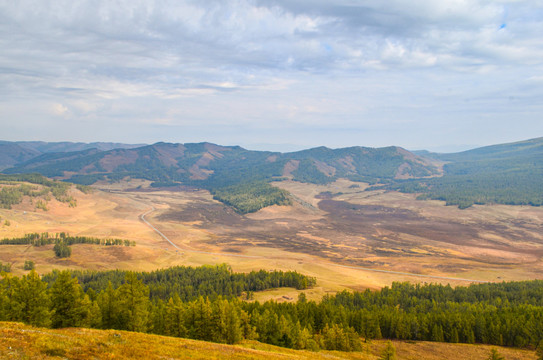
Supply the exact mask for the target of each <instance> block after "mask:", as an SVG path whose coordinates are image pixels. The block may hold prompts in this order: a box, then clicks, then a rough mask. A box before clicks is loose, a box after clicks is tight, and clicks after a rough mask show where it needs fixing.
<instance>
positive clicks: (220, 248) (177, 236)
mask: <svg viewBox="0 0 543 360" xmlns="http://www.w3.org/2000/svg"><path fill="white" fill-rule="evenodd" d="M275 184H276V186H279V187H281V188H284V189H287V190H288V191H290V192H291V193H292V194H293V195H294V197H295V199H296V202H295V204H294V205H293V206H289V207H279V206H273V207H269V208H266V209H263V210H261V211H259V212H257V213H254V214H249V215H246V216H242V215H239V214H237V213H235V212H234V211H233V210H232V209H230V208H227V207H225V206H224V205H223V204H221V203H219V202H217V201H214V200H213V199H212V197H211V195H210V194H209V193H208V192H206V191H196V190H191V189H186V188H185V189H175V190H174V191H172V190H171V189H168V190H165V189H158V190H157V189H149V188H148V185H149V184H148V182H145V181H131V182H120V183H115V184H111V185H110V184H101V185H100V187H101V188H102V189H103V190H104V191H98V190H97V191H94V192H93V193H91V194H83V193H80V192H79V191H77V190H75V189H72V190H71V192H72V196H74V197H75V198H76V199H77V204H78V205H77V207H76V208H69V207H68V205H67V204H63V203H58V202H56V201H55V200H52V201H50V202H49V204H48V207H49V210H48V211H46V212H45V211H42V210H36V209H34V208H32V207H31V206H28V205H25V204H22V205H19V206H16V207H15V208H14V209H13V210H5V209H0V217H1V218H2V219H4V220H9V221H10V222H11V225H10V226H5V225H2V226H0V237H14V236H20V235H23V234H25V233H29V232H50V233H55V232H61V231H64V232H68V233H70V234H72V235H86V236H96V237H113V238H122V239H129V240H134V241H136V244H137V245H136V247H100V246H91V245H74V246H73V251H72V256H71V257H70V258H69V259H57V258H55V257H54V255H53V252H52V250H51V249H52V246H45V247H41V248H32V247H28V246H1V247H0V261H1V262H4V263H7V262H9V263H11V264H12V268H13V271H14V272H15V273H18V274H20V273H24V271H23V270H22V266H23V264H24V261H25V260H33V261H34V262H35V263H36V268H37V270H38V272H40V273H44V272H47V271H50V270H51V269H53V268H58V269H64V268H76V269H117V268H118V269H134V270H153V269H157V268H163V267H168V266H173V265H194V266H198V265H202V264H219V263H225V262H226V263H228V264H230V265H231V266H232V268H233V269H234V270H235V271H244V272H245V271H251V270H257V269H280V270H296V271H298V272H301V273H304V274H307V275H310V276H315V277H317V279H318V287H317V288H315V289H312V290H311V291H310V292H309V293H308V296H309V297H310V298H314V299H318V298H320V297H321V296H322V295H323V294H325V293H328V292H335V291H338V290H342V289H345V288H348V289H356V290H362V289H364V288H380V287H382V286H385V285H389V284H391V283H392V282H393V281H412V282H439V283H451V284H452V285H458V284H464V285H465V284H467V283H469V281H466V280H469V279H475V280H477V279H478V280H488V281H501V280H524V279H533V278H543V275H542V274H543V271H542V270H543V264H542V262H541V259H542V257H543V231H541V229H542V226H543V209H541V208H533V207H513V206H501V205H500V206H475V207H473V208H470V209H467V210H459V209H457V208H455V207H446V206H444V204H443V203H442V202H438V201H417V200H415V197H414V196H413V195H410V194H400V193H395V192H389V193H384V192H382V191H372V192H368V191H364V190H365V185H363V184H358V183H352V182H349V181H347V180H339V181H337V182H335V183H333V184H330V185H326V186H319V185H310V184H301V183H297V182H292V181H285V182H281V183H275ZM322 193H325V194H322ZM153 208H154V209H155V210H154V211H152V212H150V213H148V215H147V216H146V219H147V220H148V221H149V222H150V223H152V224H153V226H155V227H156V228H157V229H159V230H160V231H161V232H162V233H163V234H164V235H165V236H167V237H168V238H169V239H170V240H171V241H173V242H174V243H175V244H176V245H177V246H178V247H179V248H180V249H181V250H176V249H175V248H174V247H172V246H171V245H170V244H169V243H168V242H166V241H165V240H164V239H163V238H162V237H161V236H160V235H159V234H157V233H156V232H155V231H154V230H153V229H151V228H150V227H148V226H147V225H146V224H145V223H144V222H142V221H141V219H140V216H141V215H142V214H144V213H146V212H148V211H149V210H151V209H153ZM369 269H375V270H380V271H383V270H384V271H391V273H386V272H376V271H370V270H369ZM408 273H412V274H421V275H430V276H436V277H433V278H432V277H419V276H415V275H409V274H408ZM439 277H444V278H439ZM449 278H457V279H458V280H453V279H449ZM462 279H466V280H462ZM285 291H286V293H285V292H276V291H272V292H269V293H265V294H261V295H258V296H261V298H259V299H267V298H274V299H278V300H281V301H282V299H285V298H283V295H286V296H287V297H289V298H293V299H296V298H297V295H296V293H297V292H296V291H295V290H285Z"/></svg>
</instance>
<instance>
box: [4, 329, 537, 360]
mask: <svg viewBox="0 0 543 360" xmlns="http://www.w3.org/2000/svg"><path fill="white" fill-rule="evenodd" d="M0 334H1V336H0V359H14V358H30V359H37V358H39V359H58V357H59V356H60V357H64V358H69V359H74V358H91V357H95V358H100V359H106V358H115V359H142V358H145V359H164V358H169V359H224V358H225V356H226V357H228V358H230V359H316V360H318V359H364V360H376V359H378V358H379V355H380V354H381V352H382V351H383V349H384V347H385V341H382V340H376V341H372V342H371V343H369V344H367V345H366V348H365V349H364V350H363V351H362V352H338V351H320V352H311V351H306V350H291V349H285V348H281V347H276V346H272V345H266V344H262V343H259V342H257V341H244V342H242V343H241V344H239V345H224V344H216V343H210V342H205V341H197V340H188V339H179V338H172V337H166V336H158V335H151V334H142V333H136V332H129V331H118V330H94V329H82V328H67V329H57V330H53V329H44V328H36V327H32V326H28V325H23V324H21V323H12V322H0ZM393 344H394V346H395V347H396V350H397V357H398V360H404V359H405V360H407V359H419V360H438V359H453V358H458V355H459V354H461V355H462V358H464V359H473V360H485V359H487V358H488V356H489V354H490V351H491V349H492V348H494V347H490V346H486V345H465V344H445V343H429V342H401V341H394V342H393ZM495 348H496V349H498V351H499V353H500V354H502V355H503V356H505V357H506V359H509V360H535V359H536V356H535V354H534V352H533V351H529V350H519V349H511V348H501V347H495Z"/></svg>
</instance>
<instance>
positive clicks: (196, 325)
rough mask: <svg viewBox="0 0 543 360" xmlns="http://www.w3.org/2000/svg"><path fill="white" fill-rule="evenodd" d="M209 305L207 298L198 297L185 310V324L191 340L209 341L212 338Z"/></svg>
mask: <svg viewBox="0 0 543 360" xmlns="http://www.w3.org/2000/svg"><path fill="white" fill-rule="evenodd" d="M211 314H212V310H211V304H210V302H209V299H208V298H205V299H204V298H203V297H202V296H200V297H198V299H197V300H196V301H193V302H192V303H191V304H190V305H189V306H188V309H187V312H186V316H185V324H186V327H187V330H188V335H189V337H190V338H191V339H197V340H206V341H211V339H212V338H213V328H212V324H213V320H212V316H211Z"/></svg>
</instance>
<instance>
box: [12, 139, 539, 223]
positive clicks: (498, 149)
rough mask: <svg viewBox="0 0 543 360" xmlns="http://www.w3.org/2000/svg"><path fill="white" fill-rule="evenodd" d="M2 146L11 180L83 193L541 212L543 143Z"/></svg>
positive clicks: (249, 208)
mask: <svg viewBox="0 0 543 360" xmlns="http://www.w3.org/2000/svg"><path fill="white" fill-rule="evenodd" d="M9 144H11V145H9ZM44 144H45V145H44ZM23 145H24V146H26V148H22V147H21V146H23ZM4 146H10V148H12V150H11V152H8V151H6V153H5V155H4V163H9V164H12V165H14V166H13V167H11V168H9V169H4V170H3V171H4V172H5V173H8V174H15V173H29V172H36V173H40V174H42V175H45V176H48V177H53V178H57V179H63V180H66V181H70V182H74V183H78V184H85V185H90V184H94V183H96V182H99V181H102V182H104V181H106V182H114V181H118V180H121V179H124V178H132V179H144V180H148V181H151V182H152V184H151V186H153V187H156V188H163V187H168V186H179V185H182V186H189V187H195V188H199V189H206V190H208V191H210V192H211V194H213V196H214V198H215V199H216V200H219V201H221V202H223V203H225V204H227V205H229V206H231V207H232V208H234V209H235V210H236V211H238V212H239V213H242V214H245V213H251V212H255V211H258V210H259V209H261V208H264V207H267V206H270V205H291V204H292V198H291V197H290V196H289V194H288V193H287V192H285V191H284V190H280V189H277V188H276V187H274V186H271V184H270V183H271V182H273V181H278V180H284V179H289V180H294V181H298V182H303V183H311V184H330V183H332V182H334V181H335V180H337V179H340V178H344V179H348V180H351V181H357V182H364V183H369V184H374V185H376V184H385V186H384V187H382V188H385V189H388V190H397V191H401V192H406V193H417V194H420V197H419V198H420V199H435V200H442V201H445V202H446V203H447V205H457V206H459V207H460V208H467V207H470V206H471V205H473V204H507V205H532V206H540V205H543V138H538V139H532V140H526V141H521V142H516V143H511V144H500V145H493V146H487V147H483V148H478V149H473V150H469V151H464V152H461V153H455V154H435V153H429V152H424V151H422V152H417V154H415V153H412V152H409V151H407V150H405V149H402V148H400V147H394V146H391V147H385V148H368V147H360V146H357V147H349V148H341V149H329V148H327V147H317V148H313V149H308V150H302V151H297V152H291V153H278V152H268V151H251V150H246V149H243V148H241V147H239V146H220V145H215V144H211V143H197V144H171V143H156V144H153V145H146V146H140V147H133V146H132V145H122V144H113V143H96V144H80V143H67V144H66V143H52V144H49V145H47V143H39V142H35V143H21V144H19V143H4ZM117 146H118V148H114V149H111V148H112V147H117ZM13 149H18V150H17V151H16V150H13ZM76 149H83V150H77V151H66V152H46V153H39V154H38V155H36V153H24V152H22V151H23V150H25V151H34V152H37V151H45V150H51V151H53V150H76ZM9 154H12V155H9ZM32 154H34V155H32ZM381 186H383V185H381ZM374 189H375V188H374Z"/></svg>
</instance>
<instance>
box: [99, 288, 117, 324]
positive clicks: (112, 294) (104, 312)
mask: <svg viewBox="0 0 543 360" xmlns="http://www.w3.org/2000/svg"><path fill="white" fill-rule="evenodd" d="M97 303H98V306H99V308H100V312H101V316H100V317H101V328H102V329H121V323H120V319H119V313H120V310H121V304H120V301H119V296H118V291H117V290H115V289H114V288H113V285H111V281H109V282H108V284H107V288H106V289H105V290H103V291H101V292H100V294H99V295H98V300H97Z"/></svg>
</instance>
